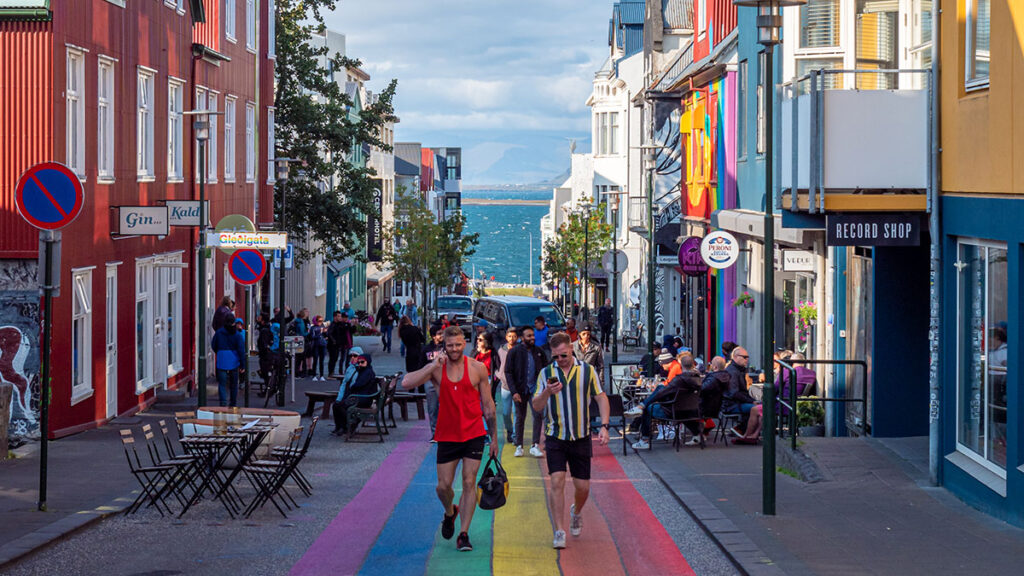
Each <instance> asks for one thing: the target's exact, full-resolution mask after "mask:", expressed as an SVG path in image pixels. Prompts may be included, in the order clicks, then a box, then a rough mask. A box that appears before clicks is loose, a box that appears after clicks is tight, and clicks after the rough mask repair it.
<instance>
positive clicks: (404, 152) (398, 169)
mask: <svg viewBox="0 0 1024 576" xmlns="http://www.w3.org/2000/svg"><path fill="white" fill-rule="evenodd" d="M420 148H421V146H420V143H419V142H396V143H395V174H401V175H403V176H419V175H420Z"/></svg>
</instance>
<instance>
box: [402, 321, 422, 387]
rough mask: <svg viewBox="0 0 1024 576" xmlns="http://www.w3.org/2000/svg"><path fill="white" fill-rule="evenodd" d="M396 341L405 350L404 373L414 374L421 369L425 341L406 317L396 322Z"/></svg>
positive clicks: (416, 327) (420, 332)
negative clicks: (400, 342) (397, 340)
mask: <svg viewBox="0 0 1024 576" xmlns="http://www.w3.org/2000/svg"><path fill="white" fill-rule="evenodd" d="M398 339H399V340H401V341H402V347H403V348H404V349H405V373H406V374H409V373H411V372H415V371H417V370H419V369H420V368H422V367H423V358H422V356H423V345H424V344H426V339H425V338H424V337H423V331H422V330H420V327H419V326H416V325H415V324H413V323H412V319H410V318H409V317H408V316H402V319H401V320H399V321H398Z"/></svg>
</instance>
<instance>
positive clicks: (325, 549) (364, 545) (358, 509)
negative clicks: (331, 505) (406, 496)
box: [290, 422, 430, 576]
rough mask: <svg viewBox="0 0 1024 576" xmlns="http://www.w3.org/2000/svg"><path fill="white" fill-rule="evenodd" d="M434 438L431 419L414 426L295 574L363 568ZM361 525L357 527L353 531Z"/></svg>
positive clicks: (332, 575) (316, 575)
mask: <svg viewBox="0 0 1024 576" xmlns="http://www.w3.org/2000/svg"><path fill="white" fill-rule="evenodd" d="M429 439H430V429H429V428H428V427H427V426H426V422H424V423H422V425H419V426H417V427H415V428H413V429H412V430H410V431H409V433H408V434H407V435H406V437H405V440H403V441H402V442H400V443H399V444H398V446H397V447H395V449H394V450H392V452H391V454H389V455H388V457H387V458H385V459H384V462H382V463H381V465H380V467H379V468H377V471H376V472H374V474H373V476H372V477H370V480H369V481H367V482H366V484H365V485H364V486H363V489H362V490H360V492H359V494H357V495H356V497H355V498H353V499H352V500H351V501H350V502H349V503H348V504H347V505H346V506H345V507H344V508H343V509H342V510H341V512H339V513H338V515H337V516H336V517H335V518H334V520H333V521H331V523H330V525H328V526H327V529H325V530H324V531H323V532H322V533H321V534H320V536H319V537H318V538H317V539H316V542H313V545H312V546H310V547H309V550H306V553H305V554H304V555H303V556H302V558H301V559H300V560H299V561H298V562H297V563H296V564H295V566H292V569H291V572H290V574H291V576H320V575H321V574H322V575H324V576H341V575H347V574H355V573H357V572H359V568H360V567H361V566H362V565H363V560H364V559H365V558H366V554H367V553H368V552H369V551H370V548H372V547H373V543H374V542H375V541H376V540H377V536H378V535H379V534H380V531H381V530H382V529H383V528H384V524H386V523H387V520H388V517H389V516H391V512H392V511H393V510H394V508H395V505H396V504H398V501H399V499H401V497H402V494H403V493H404V492H405V489H406V487H407V486H408V485H409V482H411V481H412V478H413V476H415V475H416V471H417V469H418V468H419V466H420V464H421V462H422V461H423V458H424V457H425V456H426V454H427V452H429V451H430V444H429V443H428V442H427V440H429ZM356 526H357V527H358V528H357V529H353V527H356Z"/></svg>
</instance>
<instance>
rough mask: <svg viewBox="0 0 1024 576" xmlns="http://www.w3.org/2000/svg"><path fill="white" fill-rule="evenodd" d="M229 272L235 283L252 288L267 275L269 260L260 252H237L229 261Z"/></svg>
mask: <svg viewBox="0 0 1024 576" xmlns="http://www.w3.org/2000/svg"><path fill="white" fill-rule="evenodd" d="M228 271H229V272H230V273H231V277H232V278H234V279H235V282H238V283H239V284H241V285H243V286H251V285H253V284H255V283H257V282H259V281H260V279H261V278H263V275H264V274H266V273H267V259H266V258H264V257H263V254H261V253H260V251H259V250H236V251H235V253H234V254H232V255H231V259H230V260H228Z"/></svg>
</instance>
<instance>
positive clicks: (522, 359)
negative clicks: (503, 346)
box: [505, 326, 548, 458]
mask: <svg viewBox="0 0 1024 576" xmlns="http://www.w3.org/2000/svg"><path fill="white" fill-rule="evenodd" d="M519 336H520V338H522V342H520V343H519V344H517V345H516V347H515V348H513V349H512V350H511V351H509V353H508V367H507V368H506V370H505V374H506V376H507V377H508V380H509V382H508V384H509V388H511V390H512V401H513V402H515V405H516V422H515V436H516V439H515V441H516V451H515V455H516V457H519V456H522V455H523V428H524V427H525V425H526V413H527V411H530V412H531V413H532V414H533V445H532V446H530V455H531V456H533V457H534V458H540V457H541V456H543V455H544V453H543V452H541V450H540V440H541V428H542V426H543V424H544V409H543V408H541V409H540V410H534V409H533V404H532V403H531V402H530V401H531V400H532V399H533V395H534V393H535V392H536V391H537V374H539V373H540V371H541V370H542V369H543V368H544V366H547V364H548V357H547V354H545V353H544V351H543V350H541V348H540V347H539V346H537V345H536V341H535V340H534V330H533V327H532V326H523V327H522V328H521V329H520V330H519Z"/></svg>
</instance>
